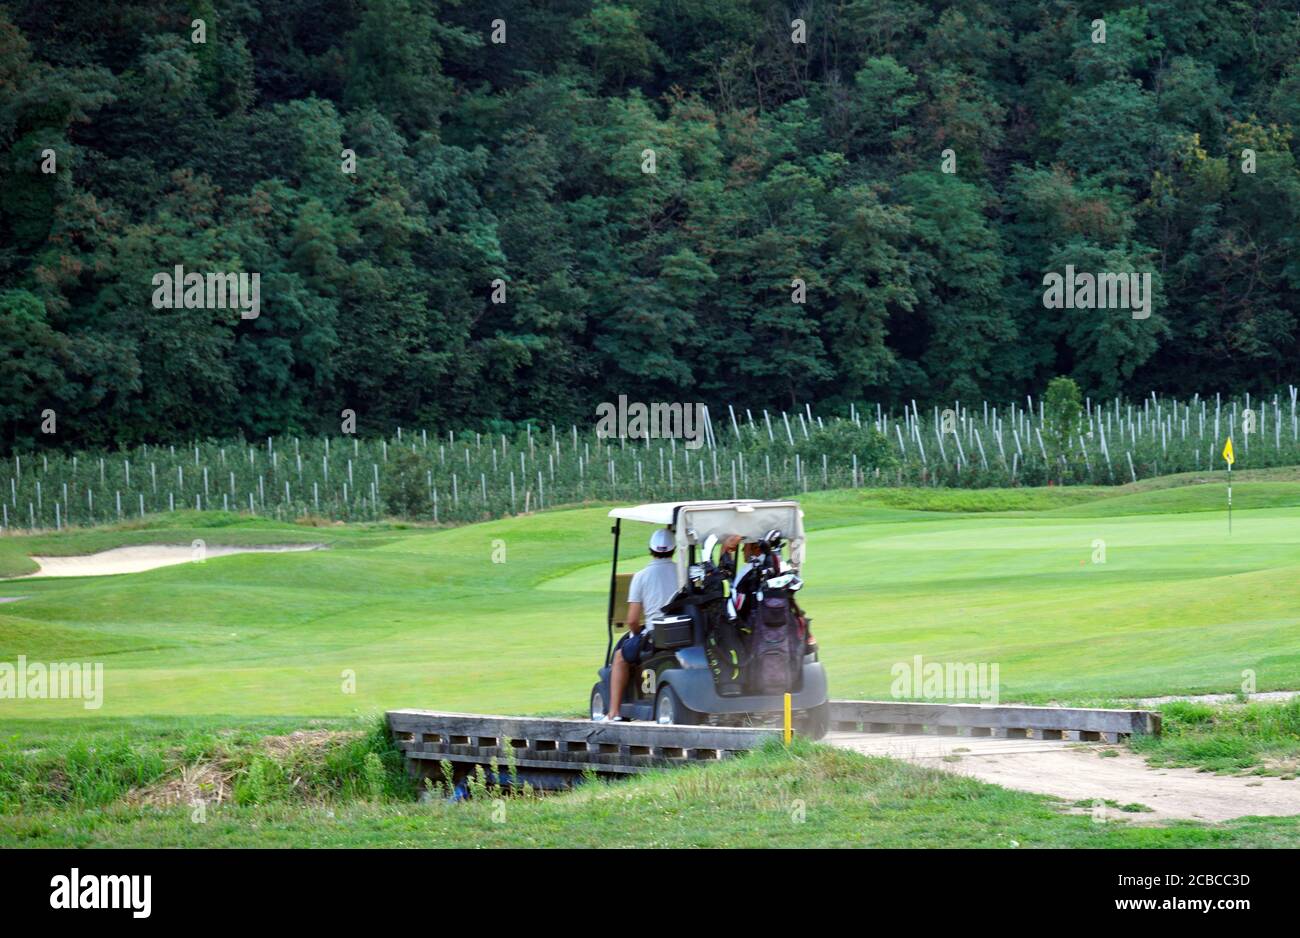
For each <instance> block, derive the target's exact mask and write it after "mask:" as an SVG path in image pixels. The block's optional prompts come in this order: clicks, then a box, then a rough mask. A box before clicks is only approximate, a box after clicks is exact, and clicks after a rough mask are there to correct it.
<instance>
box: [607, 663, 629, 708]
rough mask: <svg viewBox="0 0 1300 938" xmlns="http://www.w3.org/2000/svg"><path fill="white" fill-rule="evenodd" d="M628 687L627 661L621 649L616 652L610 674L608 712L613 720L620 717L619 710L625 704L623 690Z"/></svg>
mask: <svg viewBox="0 0 1300 938" xmlns="http://www.w3.org/2000/svg"><path fill="white" fill-rule="evenodd" d="M626 687H627V661H626V660H625V659H624V658H623V650H622V649H621V648H620V649H618V650H617V651H615V652H614V663H613V665H612V666H611V667H610V672H609V707H608V708H607V710H606V712H607V714H608V715H609V717H610V718H611V719H612V718H613V717H616V716H618V715H619V713H618V708H619V705H620V704H622V702H623V689H624V688H626Z"/></svg>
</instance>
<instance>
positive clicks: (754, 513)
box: [591, 499, 830, 739]
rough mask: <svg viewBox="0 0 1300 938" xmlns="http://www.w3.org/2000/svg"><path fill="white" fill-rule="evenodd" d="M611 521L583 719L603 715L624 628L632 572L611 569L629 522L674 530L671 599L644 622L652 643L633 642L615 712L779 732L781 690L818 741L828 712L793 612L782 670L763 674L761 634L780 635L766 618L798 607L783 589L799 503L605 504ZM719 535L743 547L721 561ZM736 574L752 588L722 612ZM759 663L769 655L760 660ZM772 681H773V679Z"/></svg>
mask: <svg viewBox="0 0 1300 938" xmlns="http://www.w3.org/2000/svg"><path fill="white" fill-rule="evenodd" d="M609 516H610V517H611V518H613V519H614V526H613V527H612V528H611V529H610V531H611V533H612V534H613V535H614V561H613V566H612V568H611V570H610V577H609V607H608V613H607V616H606V625H607V630H608V642H607V643H606V647H605V661H604V666H603V667H602V668H601V669H600V670H599V672H598V675H599V678H600V680H599V681H598V682H597V683H596V685H595V687H593V688H592V691H591V718H592V719H593V720H598V719H601V718H602V717H603V716H604V714H605V712H606V709H607V708H606V701H608V700H609V699H610V666H611V664H612V661H613V656H614V654H615V637H616V636H615V633H616V632H621V631H623V630H625V629H626V628H627V621H626V619H627V604H628V590H629V588H630V586H631V582H632V577H633V574H632V573H619V572H618V545H619V537H620V534H621V531H622V526H623V522H625V521H634V522H640V523H642V524H646V525H655V526H658V527H662V528H666V529H667V530H668V531H669V532H670V533H671V534H672V537H673V543H674V546H675V551H674V554H673V557H674V561H673V562H674V565H675V567H676V572H677V586H678V593H677V595H676V596H675V597H674V598H673V601H672V602H670V603H668V604H667V605H666V606H665V607H664V610H663V613H662V614H661V615H660V616H658V617H656V619H655V620H654V622H653V626H654V628H653V632H652V634H651V638H650V641H649V642H646V643H643V648H642V651H641V653H640V655H639V657H638V660H637V661H635V662H631V663H630V669H629V670H630V673H629V675H628V686H627V689H626V690H625V692H624V695H623V702H622V704H621V706H620V707H619V710H620V713H621V715H622V716H624V717H626V718H627V719H630V720H652V721H654V722H657V723H676V724H686V725H699V724H710V725H715V726H780V725H781V723H782V720H783V712H784V705H785V699H784V698H785V694H786V693H787V692H788V693H789V694H790V696H791V711H792V722H793V725H794V728H795V730H796V731H797V732H798V733H799V734H800V735H803V736H807V737H810V738H813V739H820V738H821V737H822V736H824V735H826V731H827V729H828V724H829V716H830V706H829V703H828V699H829V698H828V692H827V687H826V671H825V669H824V668H823V667H822V665H821V663H820V662H819V661H818V660H817V649H816V644H815V643H814V641H813V640H812V638H811V635H810V634H808V633H807V620H806V619H804V618H803V617H802V616H797V617H796V616H795V615H794V614H788V615H787V616H786V619H785V621H786V622H789V623H790V628H789V629H788V630H786V631H788V632H789V634H790V635H791V636H793V635H795V634H796V632H797V636H798V637H797V645H796V644H794V641H795V640H794V639H793V638H791V639H788V640H785V644H784V645H781V646H779V647H780V648H782V649H783V652H782V653H783V654H785V655H786V660H787V661H788V667H786V668H785V669H784V670H781V666H780V664H778V670H777V671H776V672H773V670H772V668H771V667H770V666H769V665H770V663H771V661H772V660H773V659H771V654H772V652H771V647H772V644H771V643H772V639H771V638H769V636H776V635H778V629H782V628H783V626H782V625H781V623H780V622H779V621H778V619H776V618H774V616H773V611H777V612H783V611H784V610H785V609H786V608H790V609H793V610H794V612H795V613H797V612H800V611H801V610H799V607H798V604H797V603H796V602H794V598H793V597H794V592H793V590H798V589H799V588H800V587H801V586H802V581H800V580H799V578H798V569H799V567H800V566H801V564H802V563H803V554H804V534H803V512H802V511H801V510H800V508H799V504H798V502H794V501H760V500H758V499H738V500H721V501H693V502H664V503H658V504H649V505H638V506H636V507H631V508H615V509H614V510H613V511H611V512H610V513H609ZM647 533H648V532H647ZM729 535H739V536H740V537H741V538H742V539H743V541H742V545H749V549H748V550H746V549H745V547H744V546H741V547H738V548H737V549H736V550H735V552H734V554H731V555H726V554H722V553H721V552H719V551H718V549H717V548H718V546H719V542H721V541H723V540H724V539H725V538H727V537H728V536H729ZM774 535H776V536H775V537H774ZM782 546H785V547H787V548H788V551H787V554H788V556H787V557H786V558H785V559H782V558H781V557H780V548H781V547H782ZM765 564H766V565H765ZM738 573H739V574H741V575H743V576H746V577H749V576H752V579H748V580H744V581H743V582H744V583H746V584H748V585H749V587H750V589H749V592H747V593H745V594H744V595H743V597H742V598H741V599H740V600H739V601H740V602H743V603H747V604H748V605H747V606H745V608H744V612H745V615H744V616H740V615H737V614H734V612H733V611H729V610H728V605H729V604H730V605H731V606H732V610H734V608H735V604H733V603H732V591H733V587H734V584H735V583H741V582H742V576H738V575H737V574H738ZM724 635H726V636H730V638H728V639H727V642H724V643H723V644H721V645H720V644H719V637H720V636H724ZM728 642H729V644H728ZM765 643H766V644H765ZM724 652H725V654H724ZM760 655H765V656H768V657H767V659H766V660H765V661H763V662H759V656H760ZM724 660H725V665H724V664H723V662H724ZM733 663H734V667H733V666H732V664H733ZM760 665H761V667H760ZM760 672H761V673H760ZM773 673H776V674H777V675H778V678H777V679H775V680H774V679H773V676H772V675H773Z"/></svg>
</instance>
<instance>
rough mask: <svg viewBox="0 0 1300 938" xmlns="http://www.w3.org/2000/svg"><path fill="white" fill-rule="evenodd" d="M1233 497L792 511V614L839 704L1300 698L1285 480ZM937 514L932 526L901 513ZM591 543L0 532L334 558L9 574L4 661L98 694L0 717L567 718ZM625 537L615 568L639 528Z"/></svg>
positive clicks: (1005, 500)
mask: <svg viewBox="0 0 1300 938" xmlns="http://www.w3.org/2000/svg"><path fill="white" fill-rule="evenodd" d="M1234 495H1235V498H1234V504H1235V507H1236V508H1237V510H1236V511H1235V512H1234V529H1233V534H1232V536H1231V538H1229V537H1228V535H1227V521H1226V516H1225V514H1224V513H1223V512H1222V511H1221V510H1212V509H1218V508H1219V507H1220V506H1221V505H1222V496H1223V493H1222V487H1221V486H1217V485H1214V486H1211V485H1201V486H1184V487H1179V488H1168V489H1154V488H1152V489H1149V490H1144V491H1140V492H1132V493H1129V494H1124V493H1123V490H1083V491H1080V490H1074V491H1070V490H1056V491H1051V490H1035V491H1033V492H1023V493H1022V492H1020V491H1019V490H1014V491H1012V492H1009V493H1005V494H1004V495H990V494H989V493H987V492H985V493H979V492H975V493H970V494H969V496H968V500H966V501H964V500H963V495H962V493H960V492H957V493H928V492H925V491H920V492H912V493H908V492H897V491H893V492H891V491H879V490H877V491H864V492H832V493H817V494H813V495H808V496H805V497H804V499H803V502H804V506H805V510H806V513H807V523H808V527H809V531H810V537H809V551H808V563H807V566H806V568H805V571H804V573H805V580H806V581H807V584H808V585H807V589H806V591H805V593H804V594H803V597H802V600H803V603H804V605H805V606H806V607H807V609H808V611H809V613H810V614H811V615H812V617H813V620H814V631H815V632H816V634H817V636H818V638H819V640H820V642H821V646H822V649H823V652H822V656H823V660H824V661H825V662H826V665H827V668H828V670H829V674H830V680H831V689H832V693H833V694H835V695H836V696H872V697H880V696H888V695H889V693H890V685H891V682H892V676H891V666H893V665H895V664H898V663H903V664H907V665H910V664H911V662H912V660H913V658H914V656H916V655H921V656H922V657H923V659H924V660H925V661H935V662H941V663H942V662H961V663H966V664H980V663H984V664H989V665H992V664H997V665H998V669H999V676H1000V681H1001V698H1002V699H1003V700H1012V699H1034V700H1043V699H1047V698H1048V697H1062V698H1072V699H1076V700H1078V699H1084V698H1105V697H1115V696H1124V695H1135V696H1136V695H1155V694H1165V693H1195V692H1209V691H1235V690H1237V689H1239V687H1240V685H1241V682H1242V680H1243V672H1244V671H1247V670H1250V671H1253V672H1254V673H1255V675H1256V681H1257V683H1258V689H1259V690H1269V689H1289V688H1295V687H1300V576H1298V574H1300V483H1297V482H1291V481H1289V482H1266V481H1261V482H1243V483H1239V484H1238V485H1237V486H1236V488H1235V491H1234ZM931 504H938V505H941V506H942V507H944V508H947V509H949V510H947V511H924V510H918V509H920V508H924V507H928V506H929V505H931ZM963 505H965V506H967V507H970V508H974V509H975V510H973V511H966V512H963V511H960V510H951V509H954V508H956V509H960V508H962V507H963ZM1017 506H1029V509H1030V510H1017ZM195 517H196V518H197V517H198V516H195ZM608 530H609V523H608V521H607V519H606V517H605V509H603V508H597V509H581V510H572V511H556V512H545V513H542V514H537V515H533V516H529V517H523V518H513V519H507V520H502V521H494V522H489V523H484V524H478V525H473V526H468V527H463V528H456V529H445V530H428V529H407V530H391V529H375V528H368V529H351V528H347V529H337V528H333V529H320V530H318V529H309V528H302V527H298V526H294V525H287V524H286V525H271V524H268V523H266V522H253V523H229V522H228V521H223V522H222V524H221V525H220V526H219V527H211V528H209V529H205V530H204V531H203V533H202V534H201V535H194V532H193V531H188V530H183V529H178V528H176V527H175V525H174V524H173V525H170V526H167V527H165V528H160V529H159V530H158V531H150V530H149V529H147V528H145V529H142V528H140V527H139V526H133V527H132V528H131V529H130V530H127V531H122V532H114V531H105V530H99V531H96V532H89V533H70V534H65V535H62V536H60V537H58V538H51V537H45V538H40V539H30V544H28V541H29V539H24V538H18V537H12V538H5V539H4V540H5V542H6V544H5V551H6V552H8V553H10V554H12V553H13V552H14V551H15V550H23V549H25V546H24V545H27V546H30V548H31V549H30V552H31V553H48V552H51V549H52V548H51V542H52V541H55V542H56V543H55V544H54V548H53V550H54V552H58V553H75V552H78V547H79V545H84V549H85V550H86V551H87V552H89V551H91V550H100V549H103V548H104V547H105V546H112V545H114V544H117V543H134V544H140V543H149V542H150V537H153V538H154V539H155V540H159V541H162V540H166V541H167V542H170V543H188V539H189V537H190V536H191V535H194V536H204V537H205V538H206V539H207V540H208V543H210V544H221V543H234V542H238V543H257V542H268V543H275V542H281V543H283V542H286V541H290V540H297V541H299V542H303V541H324V542H326V543H328V544H329V549H328V550H323V551H313V552H308V553H283V554H262V555H258V554H241V555H234V556H227V557H219V558H214V559H209V560H208V561H207V562H206V563H203V564H184V565H180V566H173V567H167V568H162V569H157V570H152V571H149V572H145V573H136V574H129V575H123V576H112V577H93V578H80V579H78V578H72V579H59V580H45V579H31V580H17V581H0V595H2V596H6V597H22V599H21V601H19V602H14V603H6V604H3V605H0V662H10V663H14V662H16V661H17V658H18V656H19V655H24V656H26V659H27V660H28V662H50V661H58V662H72V661H78V662H80V661H89V662H103V664H104V681H105V688H104V701H103V706H102V708H100V709H98V710H93V711H92V710H87V709H85V708H84V706H83V704H82V702H81V701H75V700H15V699H0V722H3V721H8V720H20V719H25V718H46V717H70V718H88V717H95V716H127V715H139V714H231V715H242V716H249V715H262V714H293V715H322V716H323V715H344V714H351V713H357V712H373V711H376V710H380V709H383V708H387V707H396V706H401V707H429V708H438V709H448V710H477V711H487V712H499V713H572V712H576V711H578V710H580V709H582V708H583V707H584V705H585V702H586V697H587V693H588V690H589V688H590V686H591V683H592V681H593V680H594V672H595V669H596V667H597V666H598V664H599V663H600V660H601V658H602V655H603V653H604V648H605V630H604V614H605V589H606V587H607V582H608V551H609V535H608ZM631 532H632V535H631V537H629V538H626V539H625V548H626V549H625V555H626V556H627V558H628V561H629V565H628V566H626V567H625V568H624V569H632V566H631V564H635V563H637V562H638V561H637V560H636V557H637V555H638V554H639V553H640V552H641V549H642V543H643V537H644V535H647V534H648V533H649V528H648V527H646V528H644V530H642V526H637V525H633V526H631ZM318 533H319V534H321V535H322V536H320V537H317V536H315V535H317V534H318ZM164 535H165V536H164ZM38 541H39V544H38V543H37V542H38ZM38 547H39V549H38ZM1103 550H1104V562H1100V561H1101V560H1103V556H1102V552H1103ZM498 561H500V562H498Z"/></svg>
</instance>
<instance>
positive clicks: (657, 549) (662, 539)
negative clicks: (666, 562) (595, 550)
mask: <svg viewBox="0 0 1300 938" xmlns="http://www.w3.org/2000/svg"><path fill="white" fill-rule="evenodd" d="M676 546H677V545H676V544H674V543H673V536H672V534H671V533H670V532H669V531H668V529H667V528H660V529H659V530H657V531H655V533H654V534H651V535H650V550H651V551H653V552H654V553H656V554H671V553H672V552H673V550H674V549H675V548H676Z"/></svg>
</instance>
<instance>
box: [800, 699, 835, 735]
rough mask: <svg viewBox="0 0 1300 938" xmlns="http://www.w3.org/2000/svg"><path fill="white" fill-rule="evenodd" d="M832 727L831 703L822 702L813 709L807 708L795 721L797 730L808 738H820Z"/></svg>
mask: <svg viewBox="0 0 1300 938" xmlns="http://www.w3.org/2000/svg"><path fill="white" fill-rule="evenodd" d="M830 729H831V705H830V704H829V703H824V704H820V705H819V706H816V707H813V708H812V709H811V710H805V711H804V712H803V713H802V714H801V715H800V716H799V719H798V720H797V721H796V722H795V730H796V731H797V732H798V733H799V735H800V736H803V737H805V738H806V739H811V740H818V739H821V738H822V737H824V736H825V735H826V734H827V733H829V732H830Z"/></svg>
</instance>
